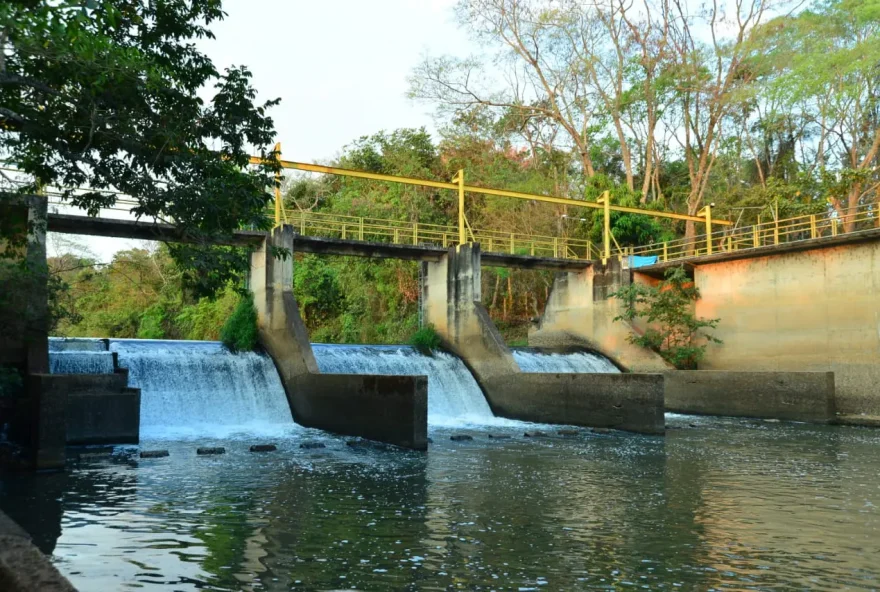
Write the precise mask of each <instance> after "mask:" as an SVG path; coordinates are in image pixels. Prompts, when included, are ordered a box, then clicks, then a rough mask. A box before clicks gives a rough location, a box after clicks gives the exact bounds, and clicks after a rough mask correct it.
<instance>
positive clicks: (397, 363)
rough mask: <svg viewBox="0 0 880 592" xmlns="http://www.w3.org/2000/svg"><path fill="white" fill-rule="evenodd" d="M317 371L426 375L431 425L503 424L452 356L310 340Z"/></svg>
mask: <svg viewBox="0 0 880 592" xmlns="http://www.w3.org/2000/svg"><path fill="white" fill-rule="evenodd" d="M312 347H313V349H314V351H315V358H316V359H317V362H318V368H320V370H321V372H327V373H332V374H383V375H396V376H405V375H423V376H427V377H428V423H429V424H430V425H431V426H460V425H462V424H506V423H510V422H509V421H507V420H504V419H501V418H496V417H495V416H494V415H492V410H491V409H490V408H489V404H488V403H487V402H486V398H485V397H484V396H483V391H482V390H480V387H479V385H478V384H477V381H476V380H475V379H474V377H473V375H472V374H471V373H470V370H468V369H467V366H465V365H464V363H463V362H462V361H461V360H460V359H458V358H457V357H455V356H452V355H450V354H447V353H443V352H435V353H434V354H433V355H432V356H426V355H423V354H421V353H419V352H418V351H416V350H415V349H414V348H412V347H408V346H399V345H327V344H314V345H313V346H312Z"/></svg>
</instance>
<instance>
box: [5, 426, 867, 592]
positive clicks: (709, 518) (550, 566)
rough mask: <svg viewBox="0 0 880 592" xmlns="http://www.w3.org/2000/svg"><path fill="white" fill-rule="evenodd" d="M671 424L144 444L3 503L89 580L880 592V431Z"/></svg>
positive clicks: (223, 585) (119, 586)
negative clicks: (365, 442) (392, 445)
mask: <svg viewBox="0 0 880 592" xmlns="http://www.w3.org/2000/svg"><path fill="white" fill-rule="evenodd" d="M667 421H668V423H669V424H670V425H671V426H672V427H673V428H674V429H670V430H669V432H668V434H667V436H666V437H665V438H658V437H644V436H634V435H630V434H622V433H612V434H592V433H589V432H587V431H583V432H582V433H581V434H580V435H578V436H569V437H562V436H555V435H553V432H551V433H550V435H551V436H552V437H547V438H524V437H523V436H522V430H521V429H518V428H517V427H515V426H506V427H505V426H500V427H498V426H495V427H487V428H477V427H473V426H470V427H468V428H466V429H464V430H460V431H466V432H467V433H469V434H471V435H473V436H474V438H475V439H474V440H473V441H472V442H452V441H450V440H449V436H450V435H451V434H453V433H458V431H452V430H450V429H449V428H434V429H432V430H431V436H432V438H433V442H434V443H433V444H432V445H431V446H430V450H429V452H428V453H427V454H424V453H414V452H401V451H390V450H377V449H372V448H366V449H355V448H351V447H349V446H346V445H345V440H344V439H341V438H337V437H333V436H329V435H326V434H323V433H320V432H315V431H312V430H306V429H302V428H299V429H297V430H294V431H292V432H291V433H289V434H287V435H285V436H283V437H281V438H276V439H275V440H274V441H275V442H276V443H277V444H278V446H279V450H278V451H277V452H272V453H264V454H256V453H250V452H248V446H249V445H250V444H251V443H253V442H257V441H265V438H263V439H259V438H251V439H248V438H242V439H233V440H230V439H225V440H204V441H199V442H198V443H195V442H193V441H175V440H160V441H154V442H144V443H142V448H151V447H161V448H166V449H168V450H169V451H170V453H171V455H170V456H169V457H167V458H162V459H152V460H147V459H143V460H142V459H139V458H137V457H136V455H135V454H134V453H135V450H136V449H135V448H127V447H118V448H116V449H115V452H114V454H113V455H112V456H110V457H94V458H81V459H80V460H78V461H74V462H73V463H72V464H71V465H70V467H69V469H68V471H67V472H65V473H59V474H36V475H24V474H22V475H7V476H4V477H2V478H0V507H2V508H3V509H4V511H6V512H7V513H9V514H10V515H11V516H12V517H13V518H14V519H16V520H17V521H19V523H20V524H22V525H23V526H24V527H25V528H27V529H28V530H29V531H31V532H32V533H33V535H34V537H35V542H36V543H37V544H38V545H39V546H40V547H41V548H42V549H43V550H44V551H45V552H47V553H50V554H51V556H52V560H53V561H54V562H55V564H56V565H57V566H58V568H59V569H60V570H61V571H62V572H63V573H64V574H65V575H67V576H68V577H69V578H70V579H71V581H72V582H73V583H74V585H76V586H78V587H79V589H80V590H81V591H84V592H88V591H96V592H105V591H110V590H123V589H141V590H163V591H164V590H290V589H294V590H296V589H302V590H331V589H332V590H335V589H351V588H355V589H358V590H449V589H462V590H586V589H591V590H593V589H595V590H611V589H614V590H626V589H650V590H711V589H716V590H719V589H736V590H744V589H755V590H805V589H812V590H843V589H849V590H873V589H877V588H878V587H880V531H878V528H880V517H878V509H877V506H878V505H880V432H878V431H873V430H870V429H859V428H844V427H827V426H809V425H799V424H786V423H769V422H763V421H756V420H729V419H696V418H690V417H681V416H670V417H669V418H668V420H667ZM490 433H491V434H493V435H496V434H506V435H510V436H512V437H511V438H510V439H490V438H488V435H489V434H490ZM304 440H309V441H320V442H322V443H324V444H325V446H326V448H324V449H303V448H300V447H299V445H300V444H301V443H302V442H303V441H304ZM197 444H198V445H210V444H219V445H223V446H225V447H226V448H227V454H225V455H222V456H217V457H198V456H196V454H195V446H196V445H197Z"/></svg>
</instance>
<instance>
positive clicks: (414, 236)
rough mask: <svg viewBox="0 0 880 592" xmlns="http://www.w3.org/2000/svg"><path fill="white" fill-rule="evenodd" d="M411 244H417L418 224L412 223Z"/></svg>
mask: <svg viewBox="0 0 880 592" xmlns="http://www.w3.org/2000/svg"><path fill="white" fill-rule="evenodd" d="M413 244H414V245H417V244H419V223H418V222H413Z"/></svg>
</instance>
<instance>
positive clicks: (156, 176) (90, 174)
mask: <svg viewBox="0 0 880 592" xmlns="http://www.w3.org/2000/svg"><path fill="white" fill-rule="evenodd" d="M224 16H225V15H224V13H223V11H222V9H221V3H220V1H219V0H187V1H180V2H166V1H160V0H145V1H142V2H129V1H124V0H106V1H103V2H98V1H96V0H53V1H49V0H8V1H6V2H3V3H2V4H0V153H2V154H3V156H4V157H5V158H6V159H7V160H9V161H11V162H13V163H14V164H15V165H16V166H17V167H18V168H19V169H21V170H22V171H24V172H25V173H27V174H28V175H30V176H31V177H32V181H31V182H30V183H27V184H25V185H24V186H23V187H22V188H21V191H23V192H33V191H35V190H37V189H39V187H40V186H41V185H55V186H59V187H65V188H67V189H63V190H62V197H63V198H64V199H65V200H67V201H69V202H70V203H71V204H72V205H75V206H79V207H82V208H84V209H86V211H88V213H89V214H91V215H97V214H98V212H99V210H100V209H101V208H104V207H108V206H111V205H113V204H114V203H115V201H116V195H117V192H119V193H123V194H126V195H129V196H131V197H133V198H134V199H135V201H136V205H135V206H134V207H133V208H132V210H131V212H132V213H133V214H134V215H135V216H136V217H137V218H145V219H147V220H157V221H160V222H166V223H171V224H174V225H176V226H177V227H178V229H179V230H180V231H181V232H182V233H184V235H185V236H186V237H187V238H188V239H189V240H190V241H192V242H193V243H194V244H193V245H174V246H172V247H171V252H172V254H173V255H174V256H175V257H176V258H177V259H178V260H179V261H181V262H183V263H185V264H186V266H187V268H188V269H189V270H190V272H189V273H188V275H187V279H188V280H189V281H190V283H191V284H192V285H194V286H195V287H196V288H197V289H199V290H201V291H202V292H206V293H211V292H213V291H216V290H217V289H219V288H221V287H222V286H223V285H224V284H225V282H226V281H227V280H229V279H230V278H231V277H233V276H234V275H236V274H237V273H239V272H240V271H241V270H242V266H243V263H242V258H241V257H238V258H235V257H231V256H229V254H228V253H222V252H221V253H219V254H218V253H217V252H216V251H212V250H208V249H207V248H206V246H207V245H209V244H210V243H211V242H212V240H214V239H217V238H221V237H224V236H227V235H229V234H230V233H232V232H233V231H234V230H236V229H237V228H240V227H242V226H248V227H253V228H266V227H267V224H268V221H267V219H266V216H265V207H266V205H267V202H268V200H269V196H268V194H267V192H266V188H267V187H268V186H270V185H271V184H272V183H273V182H274V180H273V176H274V172H275V170H276V167H277V164H275V163H274V162H273V161H271V160H270V162H269V163H266V164H262V165H259V166H256V167H249V166H248V162H249V156H250V154H251V148H252V147H253V149H254V150H255V151H256V152H257V153H258V154H260V155H262V156H264V157H268V156H271V153H270V152H269V149H268V146H269V145H271V143H272V141H273V139H274V133H275V132H274V127H273V123H272V119H271V118H269V117H268V115H267V110H268V109H269V108H270V107H272V106H273V105H275V104H277V102H278V101H277V100H275V101H268V102H265V103H262V104H257V103H255V102H254V101H255V97H256V91H255V90H254V88H253V87H252V86H251V82H250V81H251V74H250V72H249V71H248V69H247V68H245V67H232V68H229V69H227V70H225V71H224V72H222V73H221V72H218V71H217V69H216V68H215V67H214V65H213V63H212V62H211V60H210V59H208V58H207V56H205V55H203V54H202V53H200V52H199V51H198V50H197V49H196V47H195V45H194V43H193V41H194V40H195V39H199V38H205V37H211V36H212V34H211V31H210V29H209V28H208V27H209V26H210V25H211V24H212V23H213V22H215V21H217V20H220V19H222V18H223V17H224ZM206 89H207V90H208V91H211V90H213V95H212V97H211V99H210V100H208V101H205V100H203V99H202V98H201V96H200V94H201V93H203V92H204V91H205V90H206ZM79 187H88V189H87V190H84V191H79V190H77V189H75V188H79ZM0 199H2V198H0ZM208 268H210V269H212V270H214V274H211V273H207V274H206V273H205V270H206V269H208ZM193 270H196V271H193ZM205 278H208V279H209V280H210V281H208V282H205V281H204V280H205Z"/></svg>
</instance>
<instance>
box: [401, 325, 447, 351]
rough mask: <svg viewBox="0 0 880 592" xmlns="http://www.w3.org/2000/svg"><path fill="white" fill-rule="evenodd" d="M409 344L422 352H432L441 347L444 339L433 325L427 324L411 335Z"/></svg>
mask: <svg viewBox="0 0 880 592" xmlns="http://www.w3.org/2000/svg"><path fill="white" fill-rule="evenodd" d="M409 344H410V345H411V346H413V347H415V348H416V349H417V350H419V351H420V352H422V353H425V354H430V353H431V352H434V351H437V350H438V349H440V346H441V345H442V344H443V340H442V339H441V338H440V334H439V333H437V330H436V329H434V327H433V326H432V325H426V326H424V327H422V328H421V329H419V330H418V331H416V332H415V333H413V336H412V337H410V340H409Z"/></svg>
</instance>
